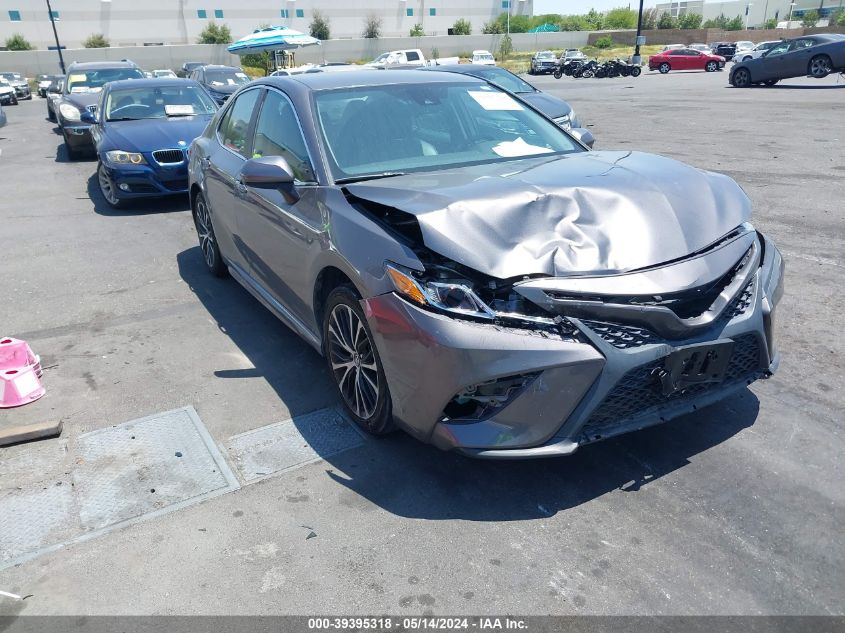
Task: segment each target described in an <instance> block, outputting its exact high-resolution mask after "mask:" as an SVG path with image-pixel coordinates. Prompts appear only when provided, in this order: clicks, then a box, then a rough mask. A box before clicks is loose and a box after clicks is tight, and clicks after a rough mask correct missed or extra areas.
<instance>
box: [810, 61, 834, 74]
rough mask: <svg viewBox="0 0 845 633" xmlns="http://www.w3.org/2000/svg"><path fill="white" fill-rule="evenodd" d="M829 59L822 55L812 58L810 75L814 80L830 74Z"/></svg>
mask: <svg viewBox="0 0 845 633" xmlns="http://www.w3.org/2000/svg"><path fill="white" fill-rule="evenodd" d="M831 70H832V69H831V66H830V59H829V58H827V57H825V56H824V55H819V56H818V57H813V59H811V60H810V75H811V76H813V77H815V78H816V79H823V78H824V77H827V76H828V75H829V74H830V71H831Z"/></svg>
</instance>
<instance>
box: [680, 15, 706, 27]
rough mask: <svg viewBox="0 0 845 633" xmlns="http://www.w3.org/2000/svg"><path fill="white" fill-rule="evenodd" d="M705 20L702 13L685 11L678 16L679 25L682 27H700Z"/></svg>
mask: <svg viewBox="0 0 845 633" xmlns="http://www.w3.org/2000/svg"><path fill="white" fill-rule="evenodd" d="M703 21H704V16H703V15H701V14H700V13H684V14H683V15H682V16H680V17H679V18H678V27H680V28H682V29H699V28H701V23H702V22H703Z"/></svg>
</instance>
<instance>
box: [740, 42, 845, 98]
mask: <svg viewBox="0 0 845 633" xmlns="http://www.w3.org/2000/svg"><path fill="white" fill-rule="evenodd" d="M843 71H845V35H841V34H838V33H818V34H816V35H805V36H803V37H797V38H795V39H791V40H783V41H782V42H780V43H779V44H777V45H775V46H773V47H772V48H770V49H769V50H768V51H767V52H766V53H764V54H763V55H762V56H761V57H758V58H757V59H749V60H747V61H742V62H739V63H738V64H734V66H733V68H731V74H730V77H729V80H730V83H731V85H732V86H735V87H736V88H748V87H750V86H753V85H756V84H765V85H767V86H772V85H774V84H776V83H777V82H778V81H780V80H781V79H789V78H791V77H803V76H805V75H809V76H810V77H814V78H816V79H823V78H824V77H827V76H828V75H829V74H830V73H833V72H843Z"/></svg>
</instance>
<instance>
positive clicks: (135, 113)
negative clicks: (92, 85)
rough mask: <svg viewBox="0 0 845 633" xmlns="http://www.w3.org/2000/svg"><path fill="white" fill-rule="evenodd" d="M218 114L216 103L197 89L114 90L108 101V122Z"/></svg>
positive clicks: (185, 86)
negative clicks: (216, 112)
mask: <svg viewBox="0 0 845 633" xmlns="http://www.w3.org/2000/svg"><path fill="white" fill-rule="evenodd" d="M216 110H217V107H216V106H215V104H214V101H212V99H211V98H210V97H209V96H208V95H207V94H206V93H205V91H204V90H203V89H202V88H200V87H199V86H196V85H194V86H191V85H176V86H164V87H142V88H124V89H121V90H112V91H111V92H109V95H108V98H107V99H106V120H107V121H132V120H135V119H164V118H167V117H176V116H193V115H196V114H214V112H215V111H216Z"/></svg>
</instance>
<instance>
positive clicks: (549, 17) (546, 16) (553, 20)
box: [531, 13, 563, 29]
mask: <svg viewBox="0 0 845 633" xmlns="http://www.w3.org/2000/svg"><path fill="white" fill-rule="evenodd" d="M562 17H563V16H562V15H559V14H557V13H543V14H541V15H535V16H534V17H533V18H531V28H532V29H533V28H535V27H538V26H540V25H542V24H555V25H557V26H560V20H561V18H562Z"/></svg>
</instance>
